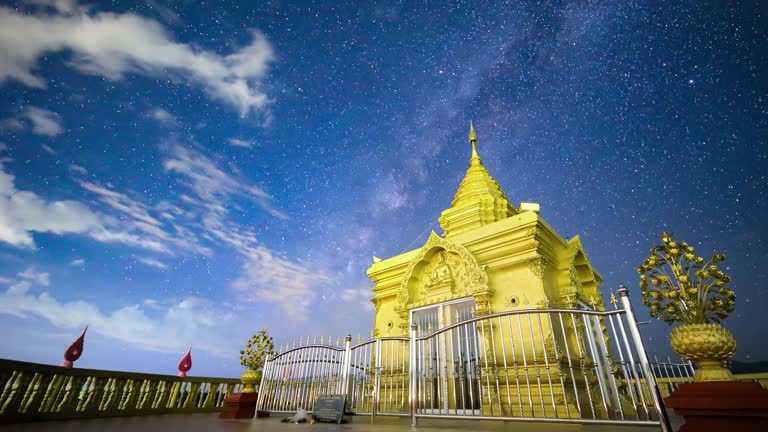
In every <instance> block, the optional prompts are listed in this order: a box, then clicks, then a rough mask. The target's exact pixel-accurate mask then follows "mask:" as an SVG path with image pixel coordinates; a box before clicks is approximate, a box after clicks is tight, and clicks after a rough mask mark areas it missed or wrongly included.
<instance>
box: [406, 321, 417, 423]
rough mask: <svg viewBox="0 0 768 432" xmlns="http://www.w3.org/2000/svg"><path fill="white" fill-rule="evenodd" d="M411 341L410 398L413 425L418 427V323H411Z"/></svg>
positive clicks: (409, 343)
mask: <svg viewBox="0 0 768 432" xmlns="http://www.w3.org/2000/svg"><path fill="white" fill-rule="evenodd" d="M410 339H411V340H410V342H408V353H409V354H410V355H409V357H410V359H409V362H408V363H410V367H409V368H408V370H409V374H408V378H409V379H408V399H409V400H410V405H411V427H412V428H415V427H416V403H417V400H416V382H417V381H416V380H417V378H416V376H417V374H418V367H417V365H416V324H415V323H414V324H411V337H410Z"/></svg>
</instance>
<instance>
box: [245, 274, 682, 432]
mask: <svg viewBox="0 0 768 432" xmlns="http://www.w3.org/2000/svg"><path fill="white" fill-rule="evenodd" d="M619 294H620V298H621V303H622V306H623V309H616V310H611V311H592V310H581V309H554V308H549V309H526V310H519V311H508V312H501V313H496V314H492V315H485V316H478V317H474V318H471V317H469V318H467V317H461V316H459V317H457V319H456V320H455V321H453V320H451V321H448V322H447V323H450V322H452V323H450V324H449V325H447V326H444V327H442V328H437V329H430V328H429V323H430V322H431V321H430V320H432V318H431V317H432V315H431V314H432V313H431V312H430V313H424V314H422V315H419V316H417V315H414V316H416V317H417V319H412V325H411V331H410V337H409V338H378V339H375V340H371V341H367V342H363V343H359V344H357V345H355V346H351V337H349V336H348V337H347V338H346V340H345V346H344V348H338V347H336V348H334V347H330V346H321V345H309V346H305V347H300V348H294V349H290V350H288V351H286V352H284V353H282V354H280V355H278V356H276V357H275V358H273V359H267V362H266V366H265V369H264V377H263V379H262V383H261V388H260V392H259V401H258V404H257V408H258V409H265V410H270V411H295V410H296V409H297V408H304V409H307V410H311V408H312V404H313V402H314V400H315V399H316V398H317V396H319V395H322V394H341V395H346V396H347V407H348V410H349V411H351V412H354V413H356V414H367V415H372V416H374V417H375V416H376V415H401V416H410V417H411V422H412V424H413V425H414V426H415V425H416V424H417V421H418V419H419V418H472V419H482V420H523V421H537V422H571V423H598V424H624V425H657V426H660V427H661V428H662V430H664V431H669V430H671V429H670V427H669V421H668V418H667V415H666V412H665V410H664V406H663V403H662V399H661V395H660V392H659V388H658V385H657V381H656V378H655V376H654V374H653V369H652V365H651V363H650V362H649V360H648V356H647V353H646V351H645V347H644V345H643V342H642V340H641V338H640V333H639V331H638V327H637V322H636V321H635V317H634V314H633V312H632V308H631V304H630V302H629V297H628V291H627V290H626V288H622V289H620V290H619ZM465 318H466V319H465ZM419 320H422V321H424V323H427V329H426V331H425V329H424V328H420V327H419V325H418V324H419V322H420V321H419ZM286 371H291V372H286ZM293 371H295V372H293Z"/></svg>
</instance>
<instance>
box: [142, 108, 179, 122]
mask: <svg viewBox="0 0 768 432" xmlns="http://www.w3.org/2000/svg"><path fill="white" fill-rule="evenodd" d="M149 116H150V117H152V118H153V119H155V120H157V121H159V122H160V123H162V124H164V125H167V126H174V125H176V124H177V122H176V117H174V115H173V114H171V113H169V112H168V111H166V110H164V109H162V108H154V109H152V110H150V112H149Z"/></svg>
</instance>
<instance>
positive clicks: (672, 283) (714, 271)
mask: <svg viewBox="0 0 768 432" xmlns="http://www.w3.org/2000/svg"><path fill="white" fill-rule="evenodd" d="M661 241H662V244H661V245H658V246H656V247H654V248H652V249H651V254H650V256H648V258H646V259H645V260H644V261H643V264H642V265H641V266H640V267H638V268H637V272H638V273H640V289H641V292H642V294H643V304H644V305H646V306H648V307H649V308H650V309H651V311H650V313H651V316H652V317H653V318H658V319H660V320H662V321H664V322H666V323H667V324H670V325H671V324H673V323H675V322H678V323H680V324H704V323H719V322H720V321H721V320H723V319H725V318H726V317H727V316H728V314H729V313H731V312H733V305H734V301H735V300H736V293H735V292H734V291H733V290H732V289H730V288H728V287H727V286H726V284H727V283H729V282H730V281H731V278H730V276H728V275H727V274H725V273H723V272H722V271H721V270H720V268H719V267H718V266H717V263H720V262H723V261H725V255H724V254H722V253H715V254H714V255H712V258H711V259H710V260H708V261H706V262H705V260H704V257H701V256H698V255H696V254H695V253H694V248H693V246H690V245H689V244H688V243H685V242H676V241H674V240H672V235H671V234H667V233H663V234H662V235H661Z"/></svg>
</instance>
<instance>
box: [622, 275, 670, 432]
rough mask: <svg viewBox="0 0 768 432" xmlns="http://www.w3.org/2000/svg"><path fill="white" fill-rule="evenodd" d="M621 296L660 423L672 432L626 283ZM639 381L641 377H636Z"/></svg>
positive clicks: (665, 430)
mask: <svg viewBox="0 0 768 432" xmlns="http://www.w3.org/2000/svg"><path fill="white" fill-rule="evenodd" d="M618 293H619V297H620V298H621V304H622V306H624V310H625V311H626V313H625V315H626V317H627V323H628V324H629V333H630V334H631V335H632V339H633V342H634V344H635V349H637V356H638V357H639V358H640V365H641V366H642V368H643V374H644V375H645V382H646V383H647V384H648V388H649V389H650V390H651V396H652V397H653V405H654V406H655V407H656V412H658V413H659V423H660V426H661V430H662V431H663V432H671V431H672V426H671V425H670V424H669V417H668V416H667V411H666V408H664V402H663V401H662V399H661V393H660V392H659V386H658V384H657V383H656V376H655V375H654V374H653V370H651V364H650V362H649V361H648V353H647V352H646V351H645V344H644V343H643V339H642V338H641V337H640V330H639V329H638V328H637V320H635V312H634V311H633V310H632V304H631V303H630V301H629V289H628V288H627V287H625V286H624V285H619V289H618ZM635 379H637V380H638V381H639V380H640V377H635Z"/></svg>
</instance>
